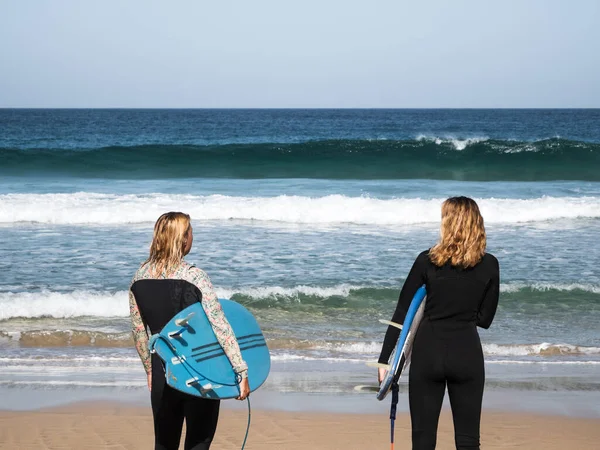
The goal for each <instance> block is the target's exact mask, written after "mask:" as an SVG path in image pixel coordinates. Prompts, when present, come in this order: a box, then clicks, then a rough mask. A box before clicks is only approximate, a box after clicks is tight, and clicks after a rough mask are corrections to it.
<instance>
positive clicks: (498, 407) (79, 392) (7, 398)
mask: <svg viewBox="0 0 600 450" xmlns="http://www.w3.org/2000/svg"><path fill="white" fill-rule="evenodd" d="M0 398H2V403H1V404H0V412H2V413H13V412H14V413H27V412H39V411H47V410H52V409H63V408H70V407H71V406H73V405H85V404H104V403H106V404H110V405H121V406H122V407H126V408H142V409H143V408H147V409H148V410H150V396H149V393H148V391H147V390H146V388H139V389H118V388H117V389H110V388H85V389H73V388H69V387H68V386H65V387H63V388H54V389H32V388H31V387H23V388H6V387H0ZM390 401H391V395H389V396H388V397H386V399H384V400H383V401H377V400H376V399H375V394H374V393H372V392H367V393H365V392H362V393H359V392H354V393H344V394H339V393H338V394H332V393H323V392H321V393H318V392H276V391H273V390H271V389H269V388H268V387H267V388H265V387H263V388H261V389H260V390H258V391H257V392H254V393H253V394H252V395H251V406H252V409H253V410H260V411H267V412H272V413H278V412H281V413H284V414H287V413H293V414H353V415H375V416H377V415H387V414H389V408H390ZM246 408H247V406H246V403H245V402H239V401H234V400H229V401H224V402H223V403H222V409H224V410H231V411H246ZM442 408H443V409H442V410H443V411H450V404H449V399H448V395H447V393H446V394H445V396H444V403H443V406H442ZM397 411H398V414H405V413H406V414H407V413H408V412H409V408H408V395H407V393H406V392H401V393H400V398H399V402H398V405H397ZM487 413H492V414H495V413H502V414H517V415H519V414H532V415H543V416H551V417H564V418H566V419H584V420H587V419H589V420H600V395H598V392H585V391H571V392H556V391H554V392H545V391H496V390H489V391H486V392H485V393H484V399H483V414H484V415H485V414H487Z"/></svg>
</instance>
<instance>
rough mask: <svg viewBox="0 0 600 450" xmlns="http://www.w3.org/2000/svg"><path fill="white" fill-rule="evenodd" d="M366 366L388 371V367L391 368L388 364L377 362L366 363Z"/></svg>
mask: <svg viewBox="0 0 600 450" xmlns="http://www.w3.org/2000/svg"><path fill="white" fill-rule="evenodd" d="M366 364H367V366H369V367H376V368H378V369H385V370H390V367H391V366H390V365H389V364H383V363H378V362H368V363H366Z"/></svg>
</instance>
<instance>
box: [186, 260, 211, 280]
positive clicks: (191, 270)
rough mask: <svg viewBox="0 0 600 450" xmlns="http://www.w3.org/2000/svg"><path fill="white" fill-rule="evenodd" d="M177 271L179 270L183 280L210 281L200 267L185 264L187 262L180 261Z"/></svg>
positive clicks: (188, 263)
mask: <svg viewBox="0 0 600 450" xmlns="http://www.w3.org/2000/svg"><path fill="white" fill-rule="evenodd" d="M179 270H181V272H182V275H183V276H184V277H185V278H188V277H189V278H191V279H193V280H196V281H197V280H200V279H206V280H210V278H209V277H208V274H207V273H206V272H205V271H204V270H202V269H201V268H200V267H198V266H196V265H195V264H193V263H190V262H187V261H185V260H184V261H182V262H181V266H180V268H179Z"/></svg>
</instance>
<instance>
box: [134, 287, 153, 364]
mask: <svg viewBox="0 0 600 450" xmlns="http://www.w3.org/2000/svg"><path fill="white" fill-rule="evenodd" d="M129 316H130V317H131V329H132V334H133V342H134V343H135V348H136V350H137V352H138V354H139V355H140V359H141V360H142V364H143V365H144V370H145V371H146V375H150V372H151V371H152V361H151V359H150V351H149V350H148V332H147V331H146V325H145V324H144V321H143V320H142V315H141V314H140V310H139V308H138V305H137V302H136V301H135V296H134V295H133V292H131V289H129Z"/></svg>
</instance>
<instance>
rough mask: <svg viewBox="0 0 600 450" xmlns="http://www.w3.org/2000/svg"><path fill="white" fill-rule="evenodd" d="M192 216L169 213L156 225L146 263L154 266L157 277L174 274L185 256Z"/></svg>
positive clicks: (153, 269) (160, 218)
mask: <svg viewBox="0 0 600 450" xmlns="http://www.w3.org/2000/svg"><path fill="white" fill-rule="evenodd" d="M190 226H191V224H190V216H189V215H187V214H184V213H182V212H168V213H165V214H163V215H162V216H160V217H159V218H158V220H157V221H156V223H155V224H154V236H153V238H152V244H151V245H150V256H149V257H148V259H147V260H146V261H145V262H144V265H145V264H150V265H151V266H152V273H153V274H154V275H155V276H158V275H161V274H165V275H166V276H168V275H170V274H172V273H173V272H175V270H177V267H179V264H180V263H181V260H182V259H183V257H184V256H185V248H186V246H187V239H188V232H189V230H190Z"/></svg>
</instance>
